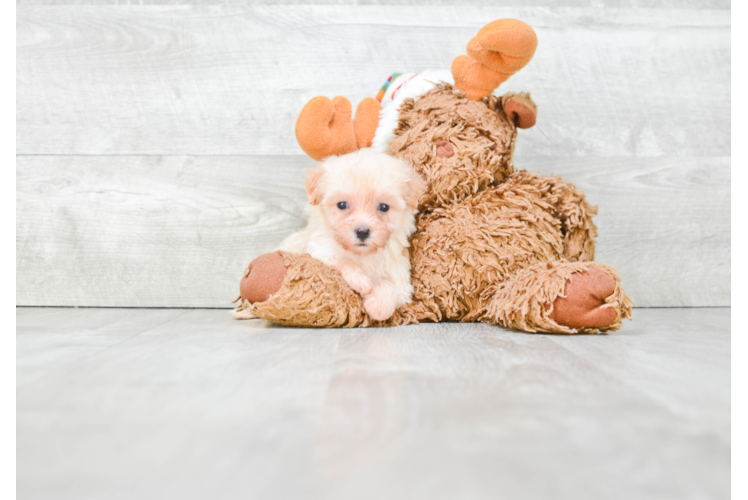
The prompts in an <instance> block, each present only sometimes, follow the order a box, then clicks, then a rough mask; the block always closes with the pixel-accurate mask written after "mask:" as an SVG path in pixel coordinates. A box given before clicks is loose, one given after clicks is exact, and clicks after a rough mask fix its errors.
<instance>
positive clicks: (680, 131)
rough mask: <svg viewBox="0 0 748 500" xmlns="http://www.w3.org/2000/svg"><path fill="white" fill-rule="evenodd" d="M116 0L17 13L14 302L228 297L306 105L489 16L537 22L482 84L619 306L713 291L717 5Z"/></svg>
mask: <svg viewBox="0 0 748 500" xmlns="http://www.w3.org/2000/svg"><path fill="white" fill-rule="evenodd" d="M118 3H119V4H122V3H125V4H127V3H128V2H110V1H98V2H97V1H92V2H83V1H81V2H57V1H22V2H19V5H18V7H17V69H16V71H17V73H16V78H17V89H18V90H17V136H16V144H17V154H18V157H17V164H16V172H17V177H16V179H17V215H16V217H17V233H16V241H17V243H16V245H17V257H16V259H17V260H16V274H17V280H16V281H17V303H18V304H19V305H78V306H144V307H146V306H148V307H228V306H230V301H231V300H232V299H234V298H235V296H236V295H237V288H238V280H239V277H240V276H241V273H242V270H243V269H244V267H245V266H246V264H247V263H248V262H249V261H250V260H251V259H252V258H253V257H254V256H256V255H258V254H260V253H263V252H267V251H270V250H272V249H273V248H274V247H275V245H277V244H278V243H279V242H280V241H281V239H282V238H283V237H284V236H285V235H287V234H288V233H290V232H291V231H293V230H296V229H298V228H300V227H302V225H303V223H304V221H303V217H302V209H303V207H304V204H305V203H306V200H305V196H304V190H303V181H302V172H303V170H304V169H306V168H309V167H310V166H312V165H313V162H312V161H311V160H310V159H308V158H307V157H305V156H304V155H303V153H302V151H301V150H300V148H299V147H298V145H297V144H296V142H295V139H294V135H293V125H294V121H295V119H296V115H297V113H298V112H299V110H300V109H301V108H302V106H303V105H304V103H306V102H307V101H308V100H309V99H311V98H312V97H314V96H316V95H327V96H330V97H332V96H335V95H344V96H347V97H348V98H350V99H351V100H352V101H353V102H354V104H355V103H356V102H357V101H358V100H360V99H361V98H363V97H365V96H369V95H374V94H375V93H376V91H377V90H378V88H379V87H380V86H381V84H382V82H383V81H384V80H385V79H386V78H387V76H388V75H389V74H390V73H392V72H395V71H418V70H422V69H426V68H442V67H449V65H450V62H451V60H452V58H454V57H455V56H457V55H459V54H462V53H464V48H465V45H466V43H467V41H468V40H469V39H470V38H471V37H472V36H473V35H474V34H475V33H476V31H477V30H478V29H479V28H480V27H481V26H482V25H483V24H485V23H486V22H488V21H490V20H493V19H497V18H502V17H516V18H519V19H522V20H524V21H526V22H528V23H529V24H531V25H532V26H533V27H534V28H535V30H536V31H537V33H538V36H539V40H540V43H539V48H538V51H537V53H536V55H535V58H534V60H533V61H532V62H531V63H530V65H529V66H527V67H526V68H525V69H524V70H522V71H521V72H520V73H518V74H517V75H515V76H514V77H513V78H512V79H510V80H509V81H508V82H507V83H506V84H505V85H503V86H502V88H501V89H500V91H499V92H500V93H503V92H505V91H511V90H527V91H530V92H531V94H532V96H533V99H534V100H535V102H537V103H538V106H539V116H538V124H537V125H536V126H535V127H534V128H533V129H530V130H527V131H522V132H521V134H520V137H519V140H518V146H517V152H516V155H515V165H516V166H517V168H525V169H528V170H532V171H537V172H541V173H545V174H551V173H555V174H560V175H562V176H563V177H564V178H566V179H568V180H570V181H572V182H574V183H575V184H577V185H578V186H579V187H580V188H582V189H583V190H584V191H585V192H587V194H588V197H589V199H590V200H591V202H592V203H593V204H598V205H599V206H600V214H599V216H598V217H597V219H596V221H597V223H598V226H599V228H600V236H599V239H598V260H599V261H602V262H606V263H609V264H613V265H615V266H616V267H617V268H618V269H619V270H620V271H621V272H622V273H623V276H624V285H625V287H626V289H627V290H628V291H629V293H630V295H631V296H632V297H633V298H634V301H635V303H636V305H638V306H643V307H658V306H727V305H730V212H729V206H730V91H731V88H730V55H731V48H730V4H729V2H726V1H718V2H707V1H700V0H693V1H688V2H683V3H680V4H678V3H675V2H669V1H667V0H663V1H659V2H637V1H633V2H624V1H608V2H591V1H583V0H578V1H569V2H559V1H550V0H547V1H543V0H538V1H537V2H534V5H535V6H533V7H524V6H521V4H522V2H520V1H519V0H516V1H510V0H507V1H504V2H499V5H498V6H490V7H487V6H473V5H470V4H471V2H467V3H461V6H459V7H455V6H448V5H443V6H442V5H430V6H424V5H412V4H413V3H414V2H412V1H411V2H407V3H409V4H411V5H320V4H319V2H317V3H318V5H307V4H304V5H275V6H270V5H256V4H255V5H242V6H234V5H231V4H224V3H220V4H215V5H212V4H211V5H209V4H208V3H203V2H197V1H195V2H187V3H188V4H187V5H155V3H166V4H169V3H172V2H153V3H154V5H116V4H118ZM132 3H141V2H132ZM173 3H174V4H181V3H184V2H173ZM189 3H192V5H190V4H189ZM290 3H295V2H290ZM322 3H325V2H322ZM330 3H343V2H330ZM374 3H377V2H374ZM437 3H446V2H437ZM473 3H477V2H473ZM76 4H80V5H76ZM87 4H94V5H87ZM639 4H642V5H646V6H647V8H640V7H639ZM601 5H602V7H601ZM674 5H675V6H674ZM652 7H655V8H652Z"/></svg>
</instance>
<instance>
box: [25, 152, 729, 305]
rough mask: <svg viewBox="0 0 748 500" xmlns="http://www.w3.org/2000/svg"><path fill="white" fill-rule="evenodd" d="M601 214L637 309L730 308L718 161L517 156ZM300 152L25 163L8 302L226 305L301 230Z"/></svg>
mask: <svg viewBox="0 0 748 500" xmlns="http://www.w3.org/2000/svg"><path fill="white" fill-rule="evenodd" d="M523 151H524V149H522V148H519V147H518V151H517V153H518V154H517V158H516V164H517V166H518V167H519V166H520V165H521V166H522V167H524V168H526V169H527V170H530V171H536V172H540V173H543V174H549V175H550V174H553V173H555V174H560V175H562V176H563V177H564V178H566V179H568V180H570V181H572V182H574V183H576V184H577V185H578V186H579V187H580V188H581V189H583V190H585V192H587V194H588V197H589V199H590V201H591V202H592V203H593V204H597V205H599V206H600V214H599V216H598V217H597V219H596V221H597V223H598V225H599V228H600V236H599V238H598V259H597V260H599V261H601V262H606V263H609V264H613V265H615V266H616V267H617V268H618V269H619V270H621V272H622V273H623V276H624V285H625V287H626V289H627V291H628V292H629V293H630V295H631V296H632V297H633V299H634V302H635V303H636V305H638V306H644V307H654V306H698V305H711V306H725V305H729V304H730V213H729V210H730V160H729V158H719V157H716V158H644V159H643V158H597V159H590V158H573V159H549V158H542V157H530V156H526V155H525V154H524V153H523ZM313 165H314V162H313V161H312V160H310V159H309V158H307V157H304V156H298V157H282V156H281V157H262V156H255V157H226V156H219V157H160V156H132V157H130V156H111V157H107V156H66V157H50V156H38V157H37V156H26V157H20V158H19V161H18V177H17V189H18V200H17V251H16V254H17V261H16V269H17V292H16V293H17V301H18V304H21V305H83V306H162V307H179V306H182V307H227V306H228V305H229V301H230V300H233V299H234V298H235V296H236V294H237V288H238V282H239V278H240V276H241V272H242V271H243V270H244V268H245V267H246V265H247V264H248V263H249V261H250V260H251V259H252V258H254V257H255V256H257V255H259V254H261V253H264V252H267V251H270V250H272V249H273V248H275V246H276V245H277V244H278V243H280V241H281V240H282V239H283V238H284V237H285V236H286V235H288V234H290V233H291V232H292V231H294V230H296V229H298V228H301V227H303V224H304V215H303V207H304V206H305V205H306V195H305V192H304V187H303V171H304V170H305V169H306V168H309V167H312V166H313Z"/></svg>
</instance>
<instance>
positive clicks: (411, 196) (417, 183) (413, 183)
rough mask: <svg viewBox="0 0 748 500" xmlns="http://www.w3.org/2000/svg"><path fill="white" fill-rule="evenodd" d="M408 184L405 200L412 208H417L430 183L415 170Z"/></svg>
mask: <svg viewBox="0 0 748 500" xmlns="http://www.w3.org/2000/svg"><path fill="white" fill-rule="evenodd" d="M407 186H408V187H407V189H406V193H405V201H406V203H407V204H408V206H409V207H410V208H412V209H413V210H415V209H416V208H418V200H419V199H420V198H421V195H423V193H425V192H426V189H427V188H428V185H427V184H426V181H425V180H423V178H422V177H421V176H420V175H418V174H417V173H416V172H413V174H412V175H411V176H410V178H409V179H408V184H407Z"/></svg>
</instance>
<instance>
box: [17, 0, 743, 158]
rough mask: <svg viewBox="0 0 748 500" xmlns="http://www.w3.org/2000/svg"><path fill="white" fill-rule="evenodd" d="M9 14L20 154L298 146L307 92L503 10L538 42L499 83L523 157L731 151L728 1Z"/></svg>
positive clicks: (442, 50)
mask: <svg viewBox="0 0 748 500" xmlns="http://www.w3.org/2000/svg"><path fill="white" fill-rule="evenodd" d="M687 5H688V4H687ZM720 5H722V4H716V6H720ZM17 16H18V22H17V60H18V65H17V88H18V89H19V90H18V94H17V107H16V110H17V116H18V119H17V136H16V139H17V151H18V153H19V154H85V155H90V154H174V155H184V154H188V155H204V154H208V155H211V154H215V155H296V154H301V151H300V149H299V147H298V145H297V144H296V142H295V140H294V136H293V124H294V121H295V118H296V116H297V114H298V112H299V110H300V109H301V108H302V106H303V105H304V103H306V102H307V101H308V100H309V99H311V98H312V97H314V96H316V95H321V94H322V95H328V96H334V95H344V96H347V97H349V98H350V99H351V100H352V101H354V103H355V102H357V101H359V100H360V99H362V98H363V97H365V96H371V95H374V94H375V93H376V91H377V90H378V88H379V87H380V86H381V84H382V82H383V81H384V80H385V79H386V78H387V76H388V75H389V74H391V73H392V72H394V71H420V70H422V69H426V68H447V67H449V66H450V63H451V61H452V59H453V58H454V57H455V56H457V55H459V54H462V53H464V50H465V46H466V44H467V41H468V40H469V39H470V38H471V37H472V36H473V35H474V34H475V33H476V31H477V30H478V29H479V28H480V27H481V26H483V25H484V24H485V23H486V22H488V21H490V20H492V19H496V18H501V17H517V18H520V19H523V20H525V21H526V22H528V23H529V24H530V25H532V26H533V27H534V28H535V29H536V31H537V33H538V36H539V39H540V44H539V48H538V51H537V53H536V55H535V59H534V60H533V62H532V63H531V64H530V65H528V66H527V67H526V68H525V69H524V70H523V71H521V72H520V73H518V74H517V75H515V76H514V77H513V78H512V79H511V80H509V82H507V84H505V85H504V86H502V89H501V90H502V91H513V90H526V91H530V92H531V93H532V95H533V98H534V100H535V101H536V102H537V103H538V105H539V109H540V112H539V121H538V125H537V126H536V127H535V128H533V129H531V130H529V131H527V132H526V133H525V134H523V135H524V138H523V140H524V141H525V142H527V144H528V146H529V147H530V148H531V150H532V151H534V153H535V154H537V155H547V156H554V157H558V156H570V157H580V156H611V157H612V156H670V157H674V156H677V157H689V156H709V157H713V156H729V154H730V138H729V137H730V134H729V130H730V90H731V88H730V55H731V49H730V12H729V10H725V9H716V10H715V9H712V10H705V9H677V8H661V9H598V8H581V7H571V8H566V7H558V8H555V7H553V8H546V7H513V6H509V7H502V6H492V7H488V6H480V7H477V6H465V7H431V8H428V9H425V8H423V7H418V6H324V5H322V6H309V5H299V6H295V5H290V6H231V5H214V6H173V7H170V6H41V7H35V6H19V7H18V9H17Z"/></svg>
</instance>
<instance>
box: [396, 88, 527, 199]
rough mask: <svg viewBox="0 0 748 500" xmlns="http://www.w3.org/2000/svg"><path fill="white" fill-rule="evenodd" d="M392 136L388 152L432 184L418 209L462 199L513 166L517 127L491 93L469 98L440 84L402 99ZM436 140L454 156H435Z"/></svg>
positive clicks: (497, 178)
mask: <svg viewBox="0 0 748 500" xmlns="http://www.w3.org/2000/svg"><path fill="white" fill-rule="evenodd" d="M486 108H488V110H489V111H490V112H486V111H487V110H486ZM395 136H396V137H395V139H394V140H393V141H392V142H391V143H390V146H389V148H388V149H387V152H388V153H389V154H391V155H393V156H398V157H400V158H403V159H405V160H409V161H410V162H412V163H413V165H415V167H416V170H418V172H419V173H420V174H421V175H423V177H424V178H425V179H426V182H427V183H428V184H429V186H430V187H429V190H428V191H427V192H426V194H425V195H424V196H423V197H422V198H421V200H420V205H421V207H420V208H421V210H424V209H431V208H433V207H434V206H438V205H445V204H447V203H450V202H453V201H459V200H462V199H464V198H466V197H467V196H470V195H472V194H475V193H478V192H480V191H482V190H484V189H486V188H487V187H488V186H490V185H492V184H495V183H499V182H502V181H503V180H504V179H506V177H507V176H508V175H509V174H511V173H512V172H513V170H514V169H513V167H512V153H513V152H514V141H515V140H516V138H517V131H516V130H515V128H514V126H513V124H512V123H511V122H510V121H509V119H508V118H507V117H506V114H504V111H503V109H502V107H501V102H500V100H499V98H498V97H495V96H489V97H487V98H484V99H483V100H482V101H470V100H468V99H465V97H464V96H463V95H461V94H457V93H455V92H453V89H452V86H451V85H449V84H446V83H441V84H439V85H437V86H436V87H434V89H432V90H430V91H429V92H427V93H425V94H424V95H423V96H421V97H419V98H418V99H417V100H414V99H406V100H405V101H404V102H403V104H402V106H401V107H400V120H399V123H398V128H397V129H396V130H395ZM438 141H448V142H449V143H451V144H452V146H453V150H454V152H455V154H454V155H453V156H451V157H448V158H444V157H440V156H437V154H436V149H437V146H436V143H437V142H438Z"/></svg>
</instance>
